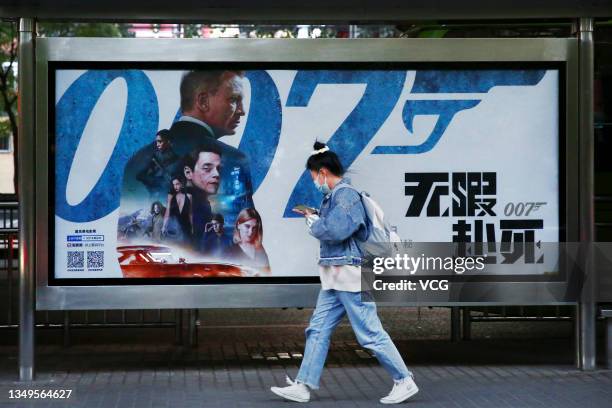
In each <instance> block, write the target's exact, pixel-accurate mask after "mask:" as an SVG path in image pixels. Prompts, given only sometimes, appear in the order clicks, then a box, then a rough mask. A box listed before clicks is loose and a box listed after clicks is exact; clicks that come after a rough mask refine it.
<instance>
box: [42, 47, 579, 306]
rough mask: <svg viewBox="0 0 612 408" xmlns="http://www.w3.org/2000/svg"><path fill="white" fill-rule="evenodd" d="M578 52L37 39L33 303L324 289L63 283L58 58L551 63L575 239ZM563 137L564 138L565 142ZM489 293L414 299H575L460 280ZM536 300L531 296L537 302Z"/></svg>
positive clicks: (545, 289) (223, 299)
mask: <svg viewBox="0 0 612 408" xmlns="http://www.w3.org/2000/svg"><path fill="white" fill-rule="evenodd" d="M577 50H578V44H577V40H576V39H572V38H556V39H353V40H342V39H325V40H259V39H257V40H255V39H253V40H251V39H249V40H242V39H239V40H228V39H218V40H209V39H206V40H202V39H168V40H159V39H155V40H153V39H86V38H42V39H38V40H37V46H36V79H37V80H36V101H37V102H36V114H37V122H36V164H37V172H36V181H37V182H36V197H37V199H36V205H37V208H36V272H37V297H36V298H37V301H36V307H37V309H38V310H82V309H147V308H155V309H165V308H222V307H223V308H228V307H229V308H232V307H234V308H240V307H308V306H313V305H314V302H315V300H316V293H317V291H318V289H319V287H320V285H319V284H318V282H317V278H314V279H312V278H310V279H302V280H293V281H291V280H290V279H286V280H285V281H283V279H275V280H274V282H272V281H270V282H269V283H266V282H257V283H251V282H245V283H233V282H232V283H218V282H213V283H205V284H200V283H198V284H191V283H181V284H175V283H174V282H172V283H171V284H164V283H163V282H156V283H155V284H153V285H151V284H148V283H144V284H138V283H136V284H135V283H130V284H128V285H122V284H120V283H117V282H113V284H111V285H109V284H102V285H95V284H88V282H83V281H81V282H75V283H66V280H62V281H61V282H60V284H58V282H53V276H54V275H53V270H52V268H53V263H52V262H50V259H52V257H51V256H50V255H52V254H50V252H49V248H50V247H52V245H50V244H53V241H52V240H53V239H54V238H53V235H52V234H50V233H51V231H50V229H51V228H50V217H51V219H52V217H53V214H52V213H51V211H52V209H53V206H52V205H51V204H52V201H51V200H50V198H51V197H52V194H51V193H52V190H51V189H54V188H55V187H54V186H53V185H51V183H49V180H50V178H49V172H50V164H52V157H51V156H50V155H51V154H53V152H52V151H51V147H52V143H50V137H49V135H50V132H49V123H51V121H50V120H49V119H50V118H49V112H50V109H49V101H50V100H54V98H55V95H50V94H49V89H50V86H49V79H50V77H51V76H50V73H51V72H52V69H50V67H53V65H54V64H56V65H58V66H61V65H62V64H66V66H69V65H70V63H77V64H78V63H82V64H85V65H87V64H95V63H100V62H106V63H116V64H120V65H125V66H129V64H130V63H133V64H138V63H140V64H146V63H148V64H160V65H165V64H168V65H173V64H176V67H177V68H178V69H180V67H181V64H193V63H206V62H214V63H227V64H228V65H230V66H231V64H235V65H236V64H253V65H256V64H262V66H265V65H266V64H268V65H273V64H299V63H304V64H308V63H320V64H325V63H328V64H330V65H332V64H345V65H346V66H347V67H349V68H350V65H351V64H354V65H359V64H361V65H363V64H367V63H371V64H373V65H375V64H381V65H382V64H385V63H387V64H402V63H405V64H406V65H407V66H409V65H410V64H413V65H415V66H417V65H418V64H427V63H429V64H445V63H446V64H459V65H466V66H469V64H474V65H478V64H480V65H481V66H482V65H483V64H491V65H493V64H494V65H495V66H500V67H503V65H504V64H507V65H509V66H512V67H516V66H520V64H525V65H526V66H529V64H531V65H534V64H536V65H537V64H538V63H539V64H541V65H543V66H545V64H551V65H554V64H557V66H560V67H562V68H561V69H560V70H559V72H560V74H562V75H564V77H563V78H559V83H560V84H561V85H563V86H564V87H565V89H561V90H560V91H561V92H560V98H561V100H562V101H563V102H564V103H563V104H562V106H560V109H561V111H560V112H559V116H560V118H562V119H563V120H564V123H561V124H560V127H559V129H560V132H563V133H564V134H561V135H560V138H559V140H560V142H561V143H562V144H560V145H559V160H560V161H561V163H560V164H561V165H560V169H562V170H563V171H564V174H560V177H559V179H560V180H563V181H564V183H562V184H563V185H559V190H560V192H561V194H560V201H559V207H560V210H562V211H560V213H561V214H562V218H563V219H560V227H561V228H562V231H560V237H562V238H563V239H564V240H566V241H577V237H578V219H577V214H578V198H577V197H578V194H577V192H578V178H577V177H578V175H577V172H576V171H573V170H575V169H577V158H576V157H574V156H575V155H566V154H565V152H571V151H577V146H578V105H577V100H578V98H577V92H578V90H577V87H576V86H575V84H577V78H578V68H577ZM563 143H564V145H563ZM466 284H469V285H473V286H474V287H478V288H479V289H482V290H486V291H487V292H488V293H491V291H492V292H493V293H495V296H494V299H495V300H494V301H491V302H474V303H466V302H462V303H452V302H443V303H434V304H430V303H429V302H425V303H423V302H419V305H422V306H424V305H439V306H442V305H445V306H453V305H461V306H471V305H480V306H484V305H495V304H522V305H525V304H574V303H575V302H573V301H571V300H564V296H563V292H564V291H565V289H566V284H565V282H556V281H549V280H546V279H545V280H540V281H539V282H538V280H537V279H534V280H525V279H523V280H521V279H516V280H512V279H506V280H505V281H504V282H469V283H466ZM535 299H537V300H535Z"/></svg>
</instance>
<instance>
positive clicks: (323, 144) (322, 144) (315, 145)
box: [312, 140, 327, 150]
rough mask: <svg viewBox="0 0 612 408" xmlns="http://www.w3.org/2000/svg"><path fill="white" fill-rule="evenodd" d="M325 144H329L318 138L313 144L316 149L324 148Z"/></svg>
mask: <svg viewBox="0 0 612 408" xmlns="http://www.w3.org/2000/svg"><path fill="white" fill-rule="evenodd" d="M325 146H327V145H326V144H325V143H321V142H319V141H318V140H317V141H316V142H314V145H313V146H312V147H313V149H314V150H321V149H323V148H324V147H325Z"/></svg>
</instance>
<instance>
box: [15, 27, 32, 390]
mask: <svg viewBox="0 0 612 408" xmlns="http://www.w3.org/2000/svg"><path fill="white" fill-rule="evenodd" d="M34 24H35V23H34V19H32V18H22V19H20V20H19V76H18V84H19V102H18V107H19V135H18V137H19V152H18V154H19V156H18V168H19V185H18V187H19V196H18V197H19V380H20V381H32V380H33V379H34V340H35V339H34V326H35V293H34V288H35V279H34V254H35V248H34V227H35V225H34V216H35V210H34V166H35V160H34V123H35V122H34V121H35V116H34Z"/></svg>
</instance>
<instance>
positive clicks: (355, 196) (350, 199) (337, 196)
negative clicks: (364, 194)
mask: <svg viewBox="0 0 612 408" xmlns="http://www.w3.org/2000/svg"><path fill="white" fill-rule="evenodd" d="M331 200H332V202H331V203H330V205H331V208H330V210H329V212H328V213H327V214H326V215H325V216H321V218H320V219H319V220H318V221H315V222H314V223H313V224H312V225H311V227H310V231H311V234H312V235H313V236H314V237H315V238H317V239H319V240H321V241H344V240H346V239H348V238H349V237H350V236H351V235H353V234H354V233H355V232H356V231H357V230H358V229H359V228H360V227H361V226H362V225H364V226H365V213H364V210H363V205H362V204H361V197H360V196H359V193H358V192H357V191H355V190H353V189H352V188H340V189H339V190H338V191H336V192H334V193H333V194H332V198H331Z"/></svg>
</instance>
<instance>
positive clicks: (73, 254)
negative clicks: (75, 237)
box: [68, 251, 85, 268]
mask: <svg viewBox="0 0 612 408" xmlns="http://www.w3.org/2000/svg"><path fill="white" fill-rule="evenodd" d="M84 261H85V257H84V254H83V251H68V268H82V267H84V266H85V265H84Z"/></svg>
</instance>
